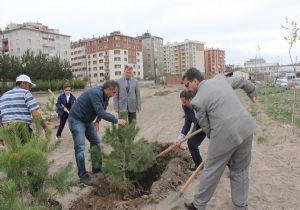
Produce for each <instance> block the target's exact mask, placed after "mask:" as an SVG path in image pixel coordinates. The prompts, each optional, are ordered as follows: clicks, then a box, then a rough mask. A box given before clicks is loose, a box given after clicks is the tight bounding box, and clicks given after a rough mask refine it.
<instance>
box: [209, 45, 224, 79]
mask: <svg viewBox="0 0 300 210" xmlns="http://www.w3.org/2000/svg"><path fill="white" fill-rule="evenodd" d="M204 55H205V78H206V79H209V78H212V77H213V76H214V75H216V74H219V73H221V72H224V71H225V51H224V50H220V49H213V48H209V49H205V51H204Z"/></svg>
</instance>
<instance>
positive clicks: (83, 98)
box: [69, 85, 118, 123]
mask: <svg viewBox="0 0 300 210" xmlns="http://www.w3.org/2000/svg"><path fill="white" fill-rule="evenodd" d="M108 100H109V98H107V97H106V96H105V95H104V90H103V86H102V85H100V86H96V87H94V88H91V89H89V90H87V91H85V92H84V93H82V94H81V95H80V96H79V98H78V99H77V100H76V102H75V103H74V105H73V106H72V109H71V111H70V115H69V117H72V118H75V119H78V120H80V121H82V122H84V123H91V122H93V121H94V120H95V118H96V117H97V121H100V120H101V119H104V120H106V121H108V122H112V123H117V122H118V119H117V118H116V117H115V116H114V115H112V114H110V113H108V112H106V111H105V110H106V108H107V106H108Z"/></svg>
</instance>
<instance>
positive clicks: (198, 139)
mask: <svg viewBox="0 0 300 210" xmlns="http://www.w3.org/2000/svg"><path fill="white" fill-rule="evenodd" d="M205 136H206V135H205V133H204V132H200V133H198V134H196V135H195V136H193V137H192V138H191V139H189V140H188V142H187V145H188V147H189V151H190V153H191V156H192V159H193V161H194V163H195V165H196V166H199V165H200V163H201V162H202V157H201V155H200V150H199V146H200V144H201V143H202V141H203V140H204V139H205Z"/></svg>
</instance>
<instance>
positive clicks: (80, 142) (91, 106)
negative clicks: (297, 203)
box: [69, 80, 126, 185]
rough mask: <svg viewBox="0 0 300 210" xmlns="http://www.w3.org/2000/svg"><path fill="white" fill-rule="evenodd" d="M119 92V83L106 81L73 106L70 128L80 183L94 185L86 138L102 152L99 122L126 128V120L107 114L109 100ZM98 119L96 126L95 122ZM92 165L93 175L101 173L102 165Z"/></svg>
mask: <svg viewBox="0 0 300 210" xmlns="http://www.w3.org/2000/svg"><path fill="white" fill-rule="evenodd" d="M117 91H118V83H117V82H116V81H113V80H109V81H106V82H105V83H104V84H103V85H100V86H96V87H94V88H91V89H89V90H87V91H85V92H84V93H82V94H81V95H80V96H79V98H78V99H77V101H76V103H74V105H73V106H72V109H71V111H70V114H69V128H70V131H71V133H72V136H73V141H74V149H75V159H76V164H77V169H78V176H79V178H80V182H82V183H84V184H86V185H93V182H92V180H91V178H90V175H89V174H88V173H87V171H86V169H85V158H84V148H85V137H86V138H87V140H88V141H89V142H90V145H91V147H93V146H96V147H97V148H99V150H100V137H99V136H98V135H97V131H99V122H100V120H101V119H104V120H106V121H108V122H111V123H116V124H118V125H122V126H124V125H125V124H126V121H125V120H122V119H117V118H115V116H113V115H112V114H110V113H108V112H106V108H107V106H108V101H109V98H110V97H112V96H114V95H115V94H116V93H117ZM95 119H96V121H95V124H94V123H93V121H94V120H95ZM94 164H95V165H92V171H93V173H99V172H101V167H102V163H101V162H99V163H94Z"/></svg>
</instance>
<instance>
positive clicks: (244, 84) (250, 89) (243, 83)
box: [226, 76, 257, 102]
mask: <svg viewBox="0 0 300 210" xmlns="http://www.w3.org/2000/svg"><path fill="white" fill-rule="evenodd" d="M226 79H227V82H228V83H229V84H230V85H231V87H232V88H233V89H238V88H240V89H243V90H244V91H245V92H246V94H247V95H248V97H249V98H250V99H251V100H252V101H253V102H256V101H257V92H256V89H255V86H254V84H253V83H252V82H250V81H249V80H247V79H245V78H244V77H240V76H238V77H227V78H226Z"/></svg>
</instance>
